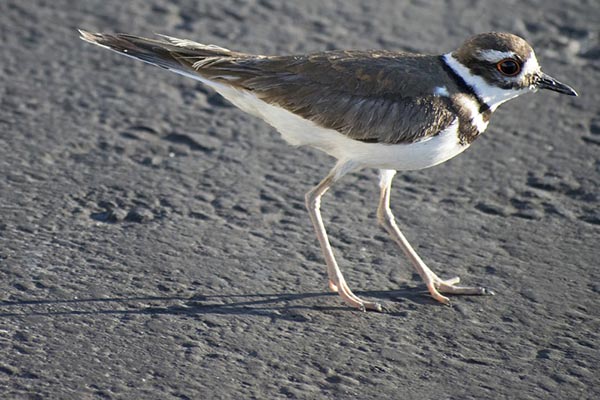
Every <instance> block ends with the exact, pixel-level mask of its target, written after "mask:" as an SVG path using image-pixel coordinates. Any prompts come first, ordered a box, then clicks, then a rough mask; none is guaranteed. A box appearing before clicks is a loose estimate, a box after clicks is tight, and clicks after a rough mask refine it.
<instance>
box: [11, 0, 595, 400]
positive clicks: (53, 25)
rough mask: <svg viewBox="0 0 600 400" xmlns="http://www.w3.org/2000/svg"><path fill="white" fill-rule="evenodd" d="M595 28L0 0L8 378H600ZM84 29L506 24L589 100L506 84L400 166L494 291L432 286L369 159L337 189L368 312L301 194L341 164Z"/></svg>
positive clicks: (532, 7) (446, 244)
mask: <svg viewBox="0 0 600 400" xmlns="http://www.w3.org/2000/svg"><path fill="white" fill-rule="evenodd" d="M599 27H600V4H599V3H598V1H596V0H587V1H585V0H584V1H580V0H569V1H562V2H560V1H507V2H494V1H477V2H474V1H467V0H457V1H446V2H438V1H424V0H422V1H410V2H405V1H377V2H375V1H362V2H361V1H302V2H301V1H296V2H278V1H274V0H223V1H214V2H206V1H191V0H190V1H184V0H180V1H170V2H166V1H158V0H149V1H143V0H135V1H116V0H109V1H68V0H57V1H16V0H3V1H0V38H1V42H2V46H0V398H2V399H280V398H292V399H440V400H441V399H452V400H459V399H461V400H462V399H596V398H599V397H600V368H599V364H600V352H599V348H600V336H599V332H600V301H599V293H600V283H599V275H600V273H599V268H598V267H599V261H598V260H600V250H599V245H600V244H599V239H600V208H599V199H600V190H599V186H600V185H599V184H600V159H599V154H600V152H599V151H600V114H599V109H600V107H599V104H600V40H599V30H598V29H599ZM76 28H85V29H88V30H91V31H108V32H128V33H133V34H138V35H146V36H150V35H152V34H153V33H154V32H157V33H164V34H168V35H171V36H177V37H183V38H190V39H194V40H197V41H201V42H205V43H215V44H218V45H221V46H224V47H229V48H232V49H236V50H242V51H246V52H253V53H262V54H292V53H304V52H308V51H317V50H324V49H339V48H354V49H369V48H384V49H389V50H409V51H421V52H427V53H438V54H439V53H443V52H447V51H449V50H451V49H454V48H456V47H457V46H458V45H460V43H461V42H462V41H463V40H464V39H466V38H467V37H468V36H470V35H472V34H475V33H479V32H485V31H492V30H500V31H509V32H513V33H516V34H519V35H522V36H523V37H525V38H526V39H527V40H528V41H529V42H530V43H532V44H533V45H534V48H535V49H536V51H537V55H538V59H539V60H540V63H541V64H542V66H543V67H544V70H545V71H546V72H547V73H549V74H551V75H553V76H555V77H556V78H558V79H559V80H561V81H564V82H565V83H568V84H570V85H572V86H573V87H575V88H576V89H577V90H578V91H579V92H580V97H577V98H575V97H567V96H560V95H558V94H555V93H552V92H544V93H542V92H540V93H537V94H535V95H528V96H523V97H520V98H519V99H517V100H513V101H511V102H509V103H507V104H505V105H503V106H502V107H501V108H500V109H499V110H498V111H497V112H496V113H495V114H494V116H493V117H492V121H491V124H490V127H489V128H488V130H487V132H486V133H485V134H484V135H483V137H482V138H480V139H478V140H477V141H476V142H475V143H474V144H473V146H472V147H471V148H470V149H469V150H467V151H466V152H465V153H464V154H462V155H461V156H459V157H457V158H455V159H453V160H451V161H449V162H447V163H445V164H443V165H441V166H439V167H435V168H432V169H429V170H424V171H416V172H410V173H402V174H400V175H399V177H398V178H397V179H396V181H395V186H394V187H393V193H392V207H393V209H394V210H395V212H396V215H397V218H398V221H399V224H400V226H401V227H402V229H403V231H404V232H405V234H406V235H407V236H408V237H409V238H410V240H411V241H412V243H413V245H414V247H415V248H416V249H417V250H418V251H419V253H420V254H421V256H422V257H423V258H424V259H425V260H426V262H428V264H429V265H430V267H431V268H432V269H433V270H435V271H436V272H438V273H439V274H440V275H441V276H444V277H452V276H460V277H461V278H462V280H463V282H465V283H467V284H477V285H484V286H487V287H490V288H493V289H494V290H495V291H496V293H497V295H496V296H494V297H466V296H463V297H453V299H452V300H453V307H452V308H449V307H446V306H443V305H440V304H438V303H436V302H435V301H433V300H432V299H431V298H430V297H429V295H428V294H427V291H426V288H425V287H424V285H423V284H422V282H421V281H420V279H419V277H418V276H417V275H416V274H415V273H414V272H413V270H412V267H411V266H410V264H409V262H408V261H407V260H406V259H405V258H404V257H403V255H402V254H401V253H400V251H399V250H398V249H397V248H396V246H395V244H394V243H393V242H391V240H389V239H388V237H387V236H386V234H385V232H383V231H382V230H380V228H379V227H378V226H377V224H376V219H375V209H376V202H377V196H378V193H377V175H376V172H375V171H371V170H365V171H361V172H359V173H356V174H353V175H351V176H348V177H346V178H344V179H343V181H342V182H341V183H340V184H339V185H337V186H335V187H334V189H333V190H332V191H331V192H330V193H328V194H327V195H326V196H325V198H324V202H323V208H322V209H323V215H324V219H325V222H326V225H327V227H328V229H329V232H330V236H331V239H332V245H333V247H334V248H335V251H336V254H337V257H338V261H339V262H340V264H341V266H342V269H343V270H344V271H345V274H346V278H347V279H348V280H349V283H350V285H351V287H353V288H354V289H355V290H356V291H357V292H358V293H359V294H360V295H361V296H364V297H366V298H373V299H377V300H378V301H381V302H384V303H385V304H386V306H387V308H388V312H386V313H382V314H379V313H361V312H358V311H355V310H351V309H349V308H348V307H346V306H344V305H343V304H341V301H340V299H339V298H338V297H337V295H334V294H331V293H329V292H328V290H327V279H326V273H325V265H324V262H323V260H322V256H321V253H320V250H319V247H318V243H317V240H316V238H315V236H314V233H313V230H312V227H311V225H310V221H309V219H308V216H307V213H306V212H305V210H304V193H305V192H306V191H307V190H308V189H309V188H311V187H312V186H313V185H315V184H316V183H317V182H318V181H319V180H320V179H321V178H322V177H323V176H324V175H325V174H326V173H327V171H328V170H329V168H330V167H331V166H332V163H333V160H332V159H330V158H329V157H328V156H326V155H324V154H321V153H319V152H317V151H314V150H311V149H306V148H293V147H290V146H288V145H286V144H285V143H284V142H283V140H282V139H281V138H280V137H279V135H278V134H277V132H275V131H274V130H273V129H271V128H270V127H269V126H267V125H266V124H264V123H263V122H261V121H259V120H257V119H255V118H253V117H250V116H248V115H245V114H243V113H242V112H240V111H238V110H237V109H235V108H233V107H232V106H230V105H229V104H228V103H227V102H225V101H224V100H221V99H220V98H219V97H218V96H217V95H215V94H214V93H213V92H212V91H210V90H209V89H207V88H205V87H203V86H202V85H201V84H200V83H198V82H195V81H193V80H189V79H185V78H182V77H179V76H176V75H171V74H169V73H166V72H164V71H162V70H160V69H158V68H153V67H151V66H148V65H144V64H142V63H139V62H134V61H133V60H130V59H127V58H126V57H121V56H119V55H116V54H114V53H110V52H108V51H105V50H102V49H100V48H98V47H94V46H91V45H89V44H86V43H84V42H83V41H81V40H79V39H78V34H77V32H76Z"/></svg>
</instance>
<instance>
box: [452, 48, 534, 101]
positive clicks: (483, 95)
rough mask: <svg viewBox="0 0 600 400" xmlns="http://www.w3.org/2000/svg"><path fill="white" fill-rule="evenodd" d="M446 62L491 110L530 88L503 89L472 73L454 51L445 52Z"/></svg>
mask: <svg viewBox="0 0 600 400" xmlns="http://www.w3.org/2000/svg"><path fill="white" fill-rule="evenodd" d="M444 61H446V64H448V66H449V67H450V68H451V69H452V70H453V71H454V72H455V73H456V74H458V75H459V76H460V77H461V78H463V79H464V81H465V82H466V83H467V85H469V86H471V87H472V88H473V90H474V91H475V93H476V94H477V96H479V98H480V99H481V100H483V101H484V102H485V104H487V105H488V106H490V110H492V111H495V110H496V108H498V106H499V105H500V104H502V103H504V102H506V101H508V100H510V99H514V98H515V97H517V96H519V95H522V94H524V93H527V92H528V91H529V90H528V89H502V88H499V87H497V86H492V85H490V84H489V83H487V82H486V81H485V80H484V79H483V78H482V77H480V76H478V75H473V74H471V71H469V69H468V68H467V67H465V66H464V65H462V64H461V63H460V62H459V61H458V60H457V59H456V58H455V57H454V56H453V55H452V53H447V54H444Z"/></svg>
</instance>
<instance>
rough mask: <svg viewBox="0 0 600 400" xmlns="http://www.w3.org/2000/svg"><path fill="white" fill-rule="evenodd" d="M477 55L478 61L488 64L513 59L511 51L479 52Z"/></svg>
mask: <svg viewBox="0 0 600 400" xmlns="http://www.w3.org/2000/svg"><path fill="white" fill-rule="evenodd" d="M477 55H478V56H479V58H480V59H482V60H485V61H490V62H496V61H500V60H503V59H505V58H514V57H515V53H514V52H512V51H499V50H480V51H479V52H478V53H477Z"/></svg>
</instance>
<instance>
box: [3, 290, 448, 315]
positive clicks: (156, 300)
mask: <svg viewBox="0 0 600 400" xmlns="http://www.w3.org/2000/svg"><path fill="white" fill-rule="evenodd" d="M356 294H357V295H358V296H360V297H362V298H366V299H377V300H378V301H380V302H381V303H382V304H383V306H384V310H385V311H386V313H387V314H390V315H397V316H405V312H402V311H400V310H399V309H400V308H402V305H404V304H407V303H417V304H429V305H432V304H439V303H437V302H435V301H434V300H433V299H432V298H431V297H429V296H428V295H427V292H426V291H422V290H419V289H416V288H412V287H405V288H400V289H396V290H389V291H364V292H356ZM337 296H338V295H337V294H336V293H327V292H312V293H311V292H308V293H253V294H217V295H200V294H197V295H194V296H191V297H185V296H144V297H113V298H84V299H80V298H75V299H62V300H53V299H47V300H14V301H1V302H0V318H10V317H28V316H60V315H71V316H77V315H123V316H126V315H160V314H166V315H200V314H218V315H254V316H261V317H267V318H272V319H283V320H291V321H296V322H303V321H306V320H308V318H307V316H306V315H307V313H306V312H303V311H311V310H312V311H339V312H355V311H356V310H354V309H352V308H351V307H348V306H347V305H344V304H342V303H341V301H338V300H339V299H338V298H337ZM318 297H322V299H320V300H319V301H318V304H315V301H314V300H313V301H309V302H306V301H304V300H308V299H311V298H318ZM140 302H142V303H149V304H143V305H139V304H138V305H136V306H133V303H140ZM301 303H310V304H301ZM99 304H109V305H110V307H112V308H109V309H102V307H100V306H98V305H99ZM119 305H122V306H121V307H119ZM123 306H126V307H127V308H125V307H123ZM3 310H4V311H3Z"/></svg>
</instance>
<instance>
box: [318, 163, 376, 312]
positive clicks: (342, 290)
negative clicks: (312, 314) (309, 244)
mask: <svg viewBox="0 0 600 400" xmlns="http://www.w3.org/2000/svg"><path fill="white" fill-rule="evenodd" d="M341 170H343V167H342V168H340V166H337V167H336V168H334V169H333V170H332V171H331V172H330V173H329V175H328V176H327V177H326V178H325V179H323V180H322V181H321V183H319V184H318V185H317V186H315V187H314V188H313V189H311V190H310V191H309V192H308V193H307V194H306V208H307V209H308V213H309V215H310V219H311V221H312V223H313V226H314V228H315V232H316V233H317V238H318V239H319V244H320V245H321V250H322V251H323V256H324V257H325V262H326V264H327V275H328V276H329V287H330V288H331V290H333V291H336V292H338V294H339V295H340V297H341V298H342V299H343V300H344V302H345V303H346V304H348V305H349V306H351V307H355V308H358V309H359V310H362V311H365V310H376V311H382V307H381V305H380V304H379V303H373V302H369V301H364V300H363V299H361V298H359V297H358V296H356V295H355V294H354V293H352V291H351V290H350V288H349V287H348V285H347V284H346V280H345V279H344V276H343V275H342V271H341V270H340V267H339V266H338V264H337V262H336V261H335V257H334V255H333V250H332V249H331V245H330V244H329V239H328V237H327V232H326V231H325V225H324V224H323V219H322V218H321V211H320V206H321V196H323V194H325V192H326V191H327V189H329V188H330V187H331V185H333V184H334V183H335V182H336V181H337V180H338V179H339V178H341V176H342V175H344V173H343V172H340V171H341Z"/></svg>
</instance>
